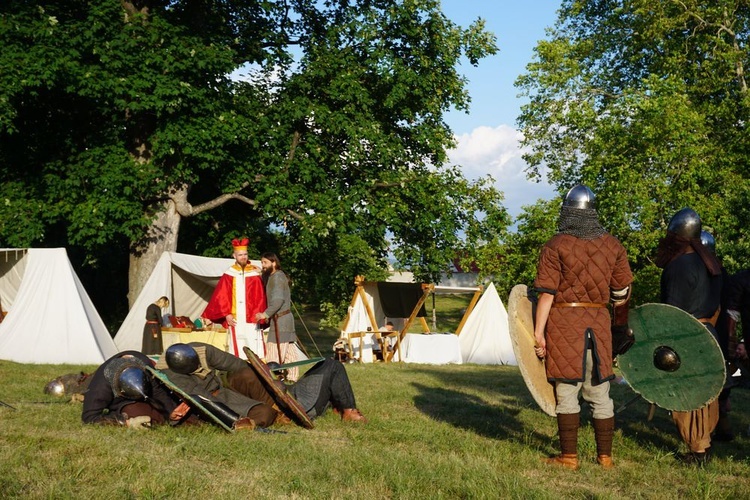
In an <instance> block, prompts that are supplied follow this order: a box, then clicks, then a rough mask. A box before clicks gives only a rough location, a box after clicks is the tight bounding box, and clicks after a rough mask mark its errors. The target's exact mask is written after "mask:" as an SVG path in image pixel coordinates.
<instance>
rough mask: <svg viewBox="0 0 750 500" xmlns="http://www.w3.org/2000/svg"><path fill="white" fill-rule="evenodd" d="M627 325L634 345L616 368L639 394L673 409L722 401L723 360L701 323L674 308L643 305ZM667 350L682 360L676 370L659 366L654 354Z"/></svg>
mask: <svg viewBox="0 0 750 500" xmlns="http://www.w3.org/2000/svg"><path fill="white" fill-rule="evenodd" d="M628 325H629V326H630V328H632V329H633V333H634V334H635V344H633V347H631V348H630V349H629V350H628V352H626V353H625V354H621V355H620V356H618V358H617V360H618V361H617V364H618V366H619V367H620V370H621V371H622V374H623V376H624V377H625V380H626V381H627V382H628V383H629V384H630V387H632V388H633V390H634V391H635V392H636V393H638V394H640V395H641V396H643V398H644V399H645V400H647V401H649V402H651V403H654V404H656V405H657V406H660V407H662V408H664V409H667V410H673V411H692V410H697V409H699V408H702V407H703V406H705V405H707V404H708V403H710V402H711V401H713V400H714V399H716V398H717V397H718V395H719V392H721V389H722V387H724V379H725V377H726V370H725V367H724V357H723V355H722V353H721V348H720V347H719V344H718V342H716V339H714V336H713V335H712V334H711V332H710V331H709V330H708V329H707V328H706V327H705V326H704V325H703V323H701V322H700V321H698V320H697V319H695V318H694V317H693V316H692V315H690V314H688V313H686V312H685V311H683V310H682V309H679V308H677V307H674V306H670V305H667V304H644V305H642V306H640V307H636V308H634V309H631V310H630V312H629V314H628ZM665 347H666V348H668V349H670V350H671V351H673V352H674V353H676V355H677V357H678V359H679V366H678V367H677V368H676V369H674V370H673V371H669V370H665V369H664V368H663V367H662V368H660V367H659V366H657V365H658V361H657V359H656V356H655V355H656V354H657V351H658V350H660V349H662V348H665ZM672 368H673V367H672Z"/></svg>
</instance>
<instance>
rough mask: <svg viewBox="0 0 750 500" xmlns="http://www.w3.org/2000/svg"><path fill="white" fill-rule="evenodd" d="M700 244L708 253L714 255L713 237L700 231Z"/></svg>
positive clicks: (714, 244) (714, 243) (714, 242)
mask: <svg viewBox="0 0 750 500" xmlns="http://www.w3.org/2000/svg"><path fill="white" fill-rule="evenodd" d="M701 243H703V246H704V247H706V248H707V249H708V251H709V252H711V253H712V254H714V255H716V240H715V239H714V237H713V235H712V234H711V233H709V232H708V231H701Z"/></svg>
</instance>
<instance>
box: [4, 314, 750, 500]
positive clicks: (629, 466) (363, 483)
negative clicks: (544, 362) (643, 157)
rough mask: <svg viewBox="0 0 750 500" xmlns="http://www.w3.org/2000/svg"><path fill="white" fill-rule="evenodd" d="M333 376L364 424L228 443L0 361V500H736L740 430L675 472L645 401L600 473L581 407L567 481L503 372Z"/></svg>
mask: <svg viewBox="0 0 750 500" xmlns="http://www.w3.org/2000/svg"><path fill="white" fill-rule="evenodd" d="M459 316H460V315H459ZM459 319H460V317H459ZM310 322H311V323H312V324H314V320H311V321H310ZM308 328H309V325H308ZM298 332H299V333H300V337H301V338H302V339H303V340H305V337H306V336H307V334H306V333H305V332H304V330H299V329H298ZM311 335H312V336H313V338H315V342H316V343H317V344H318V345H319V347H320V349H321V351H323V354H324V355H330V354H331V351H330V348H331V344H332V342H333V340H334V339H335V337H336V336H337V335H338V332H335V331H320V330H318V329H317V326H316V327H315V328H314V329H311ZM309 344H310V342H309V340H308V341H307V342H306V345H307V347H308V348H310V345H309ZM313 353H314V352H311V354H313ZM346 368H347V371H348V373H349V376H350V378H351V381H352V385H353V387H354V390H355V394H356V396H357V402H358V406H359V407H360V408H361V410H362V412H363V413H364V414H365V415H366V416H367V418H368V419H369V420H370V421H369V423H368V424H366V425H357V424H344V423H342V422H341V421H340V420H339V419H338V418H337V417H336V416H335V415H334V414H332V413H331V412H328V413H326V414H325V415H324V416H323V417H321V418H319V419H317V420H316V421H315V424H316V427H315V429H313V430H304V429H302V428H300V427H296V426H284V427H275V428H274V429H275V430H277V431H281V432H277V433H260V432H238V433H234V434H228V433H225V432H223V431H221V430H220V429H219V428H216V427H212V426H209V425H204V426H200V427H177V428H170V427H160V428H155V429H152V430H150V431H130V430H127V429H124V428H119V427H99V426H90V425H83V424H82V423H81V420H80V415H81V404H80V403H70V402H67V401H61V400H58V399H55V398H53V397H51V396H47V395H45V394H43V388H44V385H45V384H46V383H47V382H48V381H49V380H51V379H52V378H54V377H56V376H58V375H61V374H64V373H69V372H74V371H78V370H84V371H93V370H94V369H95V367H93V366H54V365H20V364H16V363H12V362H7V361H0V380H2V384H1V385H0V400H1V401H3V402H5V403H8V404H11V405H13V406H14V407H15V408H16V410H15V411H14V410H11V409H9V408H6V407H0V492H2V496H3V498H76V499H79V498H80V499H89V498H91V499H98V498H222V499H233V498H238V499H242V498H264V499H265V498H268V499H277V498H292V499H295V498H325V499H328V498H362V499H371V498H534V499H536V498H549V499H553V498H658V499H663V498H675V499H677V498H711V499H714V498H748V497H749V496H750V479H748V477H750V458H749V457H750V439H749V438H748V437H747V435H746V434H744V432H743V433H742V435H740V436H738V438H737V439H736V440H735V441H733V442H731V443H716V444H715V445H714V449H715V458H714V460H713V461H712V462H711V463H710V464H708V466H706V467H705V468H704V469H697V468H690V467H686V466H683V465H681V464H680V463H678V461H677V460H676V459H675V457H674V453H675V452H677V451H684V448H683V445H682V444H681V441H680V439H679V437H678V435H677V432H676V430H675V427H674V425H673V424H672V421H671V417H670V415H669V414H668V412H666V411H664V410H661V409H657V411H656V414H655V417H654V419H653V420H652V421H650V422H649V421H647V420H646V415H647V413H648V409H649V406H648V404H646V403H645V402H644V401H642V400H641V401H636V402H634V403H633V404H631V405H630V406H629V407H628V408H627V409H626V410H625V411H623V412H621V413H619V414H618V415H617V431H616V434H615V439H614V458H615V463H616V468H615V469H614V470H611V471H604V470H602V469H601V468H600V467H599V466H597V465H596V463H595V455H596V450H595V443H594V437H593V430H592V428H591V425H590V412H589V411H588V410H587V409H584V413H583V416H582V422H583V425H582V428H581V431H580V437H579V454H580V458H581V460H582V466H581V470H579V471H577V472H572V471H567V470H564V469H557V468H551V467H549V466H547V465H545V464H543V463H542V458H544V457H546V456H548V455H550V454H553V453H555V452H556V451H557V450H558V447H557V436H556V431H557V426H556V422H555V420H554V419H553V418H551V417H549V416H547V415H545V414H544V413H542V412H541V410H539V409H538V408H537V407H536V405H535V403H534V402H533V400H532V398H531V396H530V395H529V393H528V392H527V390H526V388H525V386H524V383H523V380H522V379H521V376H520V373H519V371H518V369H517V368H516V367H513V366H477V365H447V366H431V365H414V364H399V363H393V364H382V363H377V364H366V365H365V364H351V365H346ZM612 396H613V399H614V400H615V405H616V407H619V406H620V405H622V404H623V403H624V402H627V401H629V400H631V399H632V397H633V393H632V391H631V390H630V389H629V388H628V387H627V386H623V385H615V386H613V388H612ZM733 404H734V406H733V412H732V419H733V422H734V427H735V430H736V431H740V430H742V431H745V430H746V429H747V428H748V426H749V425H750V413H748V412H750V392H749V391H743V390H736V391H735V395H734V398H733Z"/></svg>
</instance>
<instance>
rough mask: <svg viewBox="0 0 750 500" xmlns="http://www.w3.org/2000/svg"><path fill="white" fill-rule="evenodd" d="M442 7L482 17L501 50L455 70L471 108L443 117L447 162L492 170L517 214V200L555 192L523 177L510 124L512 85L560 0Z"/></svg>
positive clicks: (472, 0)
mask: <svg viewBox="0 0 750 500" xmlns="http://www.w3.org/2000/svg"><path fill="white" fill-rule="evenodd" d="M442 6H443V7H442V8H443V12H444V13H445V14H446V16H447V17H448V18H449V19H451V20H452V21H453V22H455V23H457V24H459V25H461V26H468V25H469V24H470V23H471V22H473V21H474V20H476V19H477V18H478V17H481V18H482V19H484V20H485V21H486V28H487V30H489V31H491V32H493V33H494V34H495V36H496V37H497V45H498V47H499V48H500V51H499V53H498V54H496V55H495V56H492V57H489V58H486V59H482V60H481V61H480V62H479V66H478V67H476V68H475V67H473V66H471V65H470V64H468V63H466V64H465V65H462V66H461V67H460V69H459V70H460V72H461V73H462V74H464V75H465V76H466V77H467V78H468V79H469V83H468V90H469V94H470V95H471V108H470V111H469V113H468V114H466V113H463V112H457V111H453V112H451V113H449V114H448V115H447V117H446V121H447V123H448V124H449V125H450V127H451V128H452V129H453V132H454V133H455V134H456V139H457V142H458V147H457V148H456V149H455V150H452V151H450V152H449V156H450V158H451V161H452V163H454V164H459V165H461V166H462V167H463V171H464V174H465V175H466V176H467V177H468V178H472V179H473V178H478V177H481V176H484V175H487V174H490V175H492V176H493V178H494V179H495V181H496V185H497V187H498V189H500V190H501V191H503V192H504V193H505V198H506V200H505V205H506V207H507V208H508V210H509V211H510V213H511V215H513V216H516V215H518V214H519V213H520V211H521V206H522V205H530V204H532V203H534V202H535V201H536V200H537V199H539V198H544V199H549V198H552V197H554V196H555V194H556V193H555V192H554V191H553V189H552V188H551V187H550V186H549V185H547V184H537V183H533V182H530V181H528V180H526V176H525V174H524V172H523V169H524V167H525V166H526V165H525V163H524V162H523V159H522V158H521V154H522V151H521V149H520V146H519V144H518V141H519V138H520V135H519V133H518V131H517V130H516V128H515V122H516V117H517V116H518V114H519V111H520V107H521V104H522V100H521V99H520V98H519V97H517V94H518V89H516V88H515V87H514V86H513V83H514V82H515V80H516V78H517V77H518V75H520V74H521V73H523V72H524V71H525V68H526V65H527V64H528V63H529V62H530V61H531V59H532V56H533V53H534V47H535V46H536V44H537V41H539V40H541V39H544V38H545V29H546V28H548V27H551V26H552V25H553V24H554V22H555V19H556V13H557V9H558V8H559V6H560V3H559V2H556V1H553V0H523V1H515V0H442Z"/></svg>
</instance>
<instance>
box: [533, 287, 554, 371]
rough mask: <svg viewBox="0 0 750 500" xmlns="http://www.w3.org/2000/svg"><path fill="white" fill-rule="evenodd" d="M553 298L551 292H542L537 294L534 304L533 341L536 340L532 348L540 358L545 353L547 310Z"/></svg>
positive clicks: (550, 306)
mask: <svg viewBox="0 0 750 500" xmlns="http://www.w3.org/2000/svg"><path fill="white" fill-rule="evenodd" d="M554 300H555V296H554V295H552V294H551V293H546V292H542V293H540V294H539V298H538V301H537V304H536V320H535V322H534V341H535V342H536V346H535V348H534V351H535V352H536V355H537V356H538V357H540V358H543V357H545V356H546V355H547V339H546V338H545V336H544V332H545V329H546V327H547V319H548V318H549V311H550V309H552V302H553V301H554Z"/></svg>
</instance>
